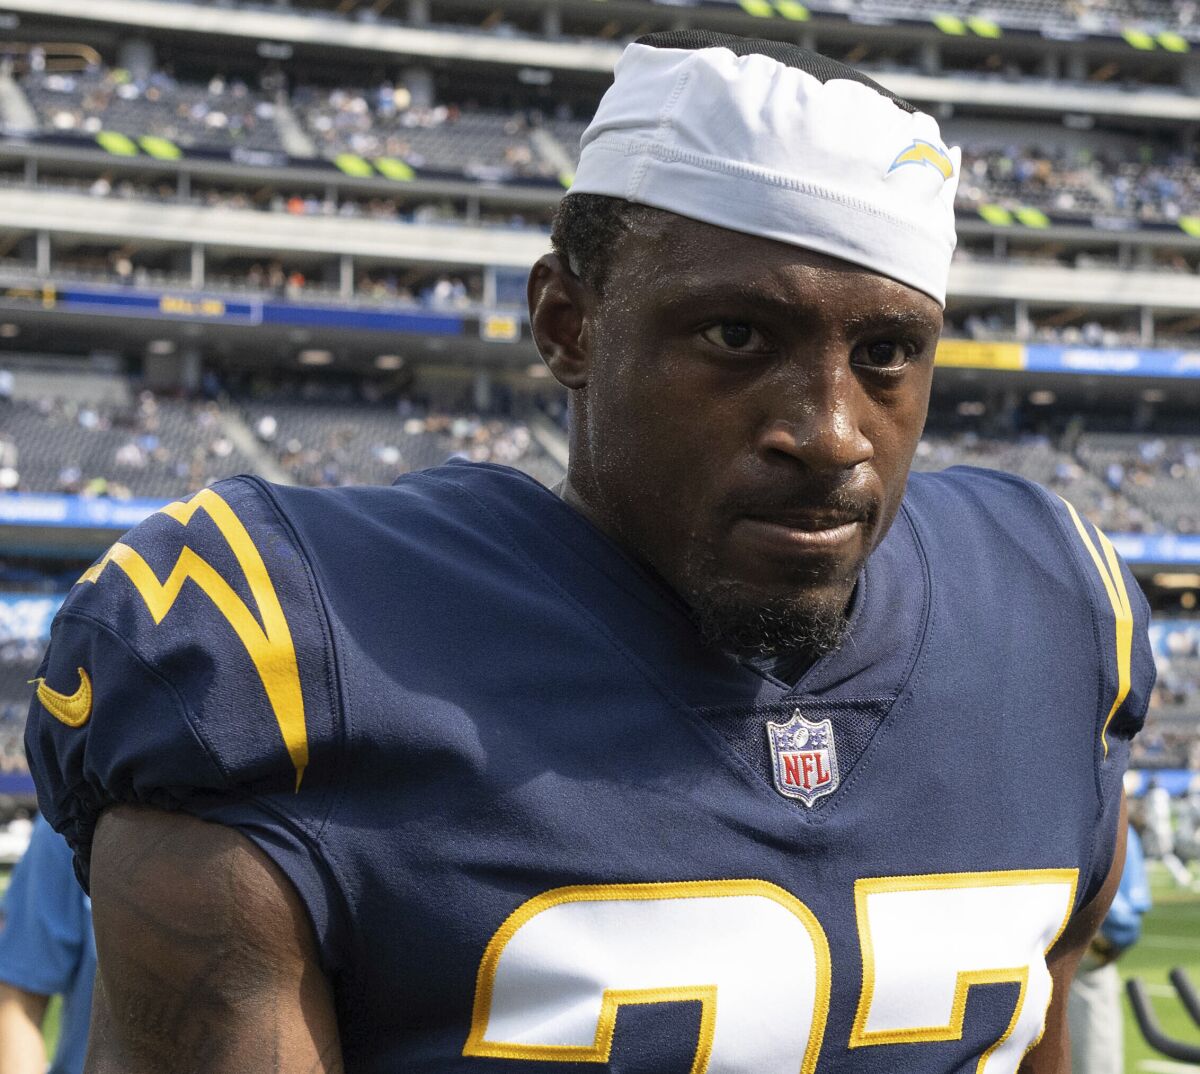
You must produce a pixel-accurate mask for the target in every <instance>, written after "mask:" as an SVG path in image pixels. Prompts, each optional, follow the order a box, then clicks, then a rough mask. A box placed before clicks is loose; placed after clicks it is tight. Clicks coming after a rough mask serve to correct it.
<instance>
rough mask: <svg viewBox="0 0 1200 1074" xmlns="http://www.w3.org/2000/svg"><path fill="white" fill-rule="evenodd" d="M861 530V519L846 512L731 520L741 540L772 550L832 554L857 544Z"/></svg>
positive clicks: (746, 517)
mask: <svg viewBox="0 0 1200 1074" xmlns="http://www.w3.org/2000/svg"><path fill="white" fill-rule="evenodd" d="M862 532H863V521H862V519H861V518H847V517H846V516H824V517H818V516H812V515H788V516H773V517H766V518H764V517H759V516H743V517H742V518H740V519H738V520H737V522H736V523H735V524H734V533H735V535H737V536H739V537H741V539H742V540H743V541H748V542H749V543H751V544H753V545H755V546H757V547H758V548H759V549H760V550H761V551H763V552H767V553H775V554H791V555H794V554H812V553H821V552H824V553H830V554H836V553H838V552H840V551H843V550H845V549H849V548H850V547H852V546H853V545H855V544H857V542H858V541H859V539H860V537H861V535H862Z"/></svg>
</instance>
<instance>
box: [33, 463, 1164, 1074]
mask: <svg viewBox="0 0 1200 1074" xmlns="http://www.w3.org/2000/svg"><path fill="white" fill-rule="evenodd" d="M851 614H852V623H851V627H850V631H849V634H848V637H847V640H846V642H845V643H844V644H843V645H842V646H841V648H840V649H838V650H837V651H836V652H833V653H831V654H829V655H828V656H826V657H824V658H822V659H821V660H819V661H818V662H817V663H816V664H815V665H814V666H812V667H811V668H809V669H808V670H807V672H805V673H804V675H803V677H802V678H801V679H800V681H799V682H798V683H797V684H795V685H789V684H787V683H785V682H781V681H779V680H777V679H775V678H773V677H772V676H771V674H770V672H769V670H767V669H764V668H763V667H761V666H752V665H750V664H747V663H744V662H740V661H738V660H735V659H733V658H731V657H729V656H727V655H725V654H723V653H721V652H717V651H714V650H713V649H711V648H709V647H706V646H705V645H704V644H703V642H702V641H701V639H700V636H699V635H698V633H697V631H696V630H695V628H694V626H693V624H692V622H691V620H690V619H689V617H688V614H687V610H686V608H685V607H684V606H683V604H682V603H681V601H680V599H679V598H678V597H677V596H676V595H675V594H674V593H673V592H672V591H670V590H669V589H668V588H667V587H666V586H665V585H663V584H662V582H661V581H659V580H658V579H657V578H656V577H655V576H653V575H652V574H651V573H650V572H648V571H646V570H645V569H644V568H643V567H642V566H640V565H639V564H638V563H636V562H635V561H634V560H633V559H631V558H630V557H628V556H627V555H626V554H625V553H624V552H623V551H622V550H621V549H620V548H618V547H617V546H616V545H614V544H613V543H612V542H610V541H609V540H608V539H607V538H606V537H605V536H603V535H602V534H601V533H599V532H598V531H597V530H596V529H595V528H594V527H593V526H592V525H591V524H590V523H589V522H587V521H586V520H585V519H584V518H583V517H582V516H581V515H579V514H578V513H577V512H576V511H575V510H574V509H573V508H571V507H570V506H568V505H567V504H566V503H564V502H563V501H561V500H559V499H558V498H557V497H555V496H554V495H553V494H552V493H550V492H549V491H547V490H546V489H544V488H542V487H541V486H539V485H537V484H536V483H535V482H533V481H531V480H530V479H528V478H526V477H524V476H523V475H520V474H518V473H517V472H515V471H512V470H508V469H505V468H502V467H495V466H486V465H467V464H451V465H448V466H445V467H442V468H440V469H436V470H430V471H426V472H423V473H417V474H412V475H409V476H407V477H404V478H402V479H401V480H400V481H399V482H398V483H397V484H396V485H395V486H394V487H392V488H357V489H337V490H311V489H299V488H280V487H273V486H269V485H266V484H264V483H262V482H260V481H257V480H255V479H250V478H239V479H234V480H231V481H226V482H222V483H221V484H219V485H216V486H214V487H213V488H212V489H209V490H206V491H204V492H201V493H199V494H197V495H196V496H193V497H192V498H191V499H190V500H188V501H186V502H184V503H178V504H173V505H171V506H170V507H168V508H166V509H164V510H163V511H162V512H160V513H158V514H156V515H154V516H153V517H151V518H150V519H148V520H147V521H146V522H145V523H143V524H142V525H141V526H139V527H137V529H135V530H134V531H133V532H131V533H130V534H129V535H127V536H126V537H125V538H124V539H123V540H122V541H121V542H119V543H118V544H117V545H115V546H114V547H113V548H112V549H111V550H110V551H109V552H108V553H107V554H106V555H105V557H104V558H103V559H102V560H101V561H100V562H99V563H97V564H96V565H95V566H94V567H92V568H91V569H89V570H88V572H87V573H86V574H85V575H84V577H83V578H82V579H81V581H80V583H79V584H78V585H77V586H76V587H75V588H74V590H73V591H72V593H71V596H70V599H69V600H68V601H67V602H66V604H65V605H64V606H63V608H62V611H61V612H60V613H59V615H58V617H57V620H56V622H55V625H54V629H53V640H52V642H51V645H50V649H49V652H48V655H47V658H46V661H45V664H44V666H43V668H42V669H41V671H40V672H39V675H40V676H41V681H40V683H39V686H38V690H37V699H36V700H35V702H34V705H33V709H32V715H31V719H30V725H29V731H28V736H27V739H28V741H27V745H28V752H29V759H30V764H31V766H32V768H33V769H34V772H35V775H36V778H37V782H38V787H39V795H40V802H41V805H42V807H43V809H44V810H45V812H46V814H47V816H48V817H49V819H50V820H51V822H52V823H53V824H54V825H55V827H57V828H58V829H59V830H61V831H62V832H64V833H65V834H66V836H67V838H68V839H69V840H70V841H71V843H72V845H73V846H74V848H75V852H76V855H77V868H78V870H79V872H80V875H81V877H82V878H83V879H84V881H85V882H86V878H87V869H88V856H89V850H90V841H91V836H92V831H93V828H94V825H95V823H96V819H97V817H98V815H99V813H100V812H101V811H102V810H103V809H104V808H105V807H106V806H107V805H109V804H110V803H114V802H142V803H150V804H153V805H160V806H163V807H167V808H180V809H184V810H187V811H188V812H190V813H193V814H196V815H198V816H200V817H204V818H207V819H212V820H217V821H220V822H223V823H226V824H229V825H233V826H235V827H236V828H237V829H239V830H240V831H241V832H242V833H244V834H245V835H246V836H247V837H249V838H250V839H251V840H253V841H254V843H256V844H257V845H258V846H259V847H261V848H262V849H263V851H265V852H266V853H267V854H268V855H269V856H270V857H271V858H272V859H273V860H274V861H275V862H276V863H277V864H278V865H279V867H280V868H281V869H282V870H283V871H284V872H285V873H286V874H287V875H288V877H290V879H291V881H292V882H293V884H294V885H295V887H296V889H297V891H298V892H299V893H300V895H301V897H302V899H303V901H304V903H305V905H306V906H307V908H308V912H309V914H310V916H311V918H312V923H313V927H314V930H315V934H316V937H317V940H318V944H319V947H320V951H321V957H322V960H323V964H324V969H325V971H326V973H327V974H328V975H329V977H330V979H331V981H332V982H333V986H334V993H335V997H336V1002H337V1006H338V1016H339V1020H340V1026H341V1039H342V1043H343V1048H344V1052H345V1058H346V1066H347V1069H348V1070H350V1071H355V1072H362V1074H395V1072H396V1071H399V1070H404V1071H409V1072H415V1071H430V1072H444V1071H455V1072H462V1074H473V1072H477V1074H503V1072H512V1074H516V1072H528V1074H534V1072H537V1071H541V1070H547V1069H556V1070H559V1071H562V1072H563V1074H570V1072H571V1071H578V1072H580V1074H584V1072H589V1071H594V1070H595V1069H596V1064H597V1063H601V1064H605V1063H606V1064H607V1066H606V1068H605V1069H609V1070H612V1071H619V1072H621V1074H638V1072H640V1074H651V1072H653V1074H688V1072H691V1074H700V1072H703V1071H709V1072H711V1074H776V1072H779V1074H783V1072H787V1074H796V1072H797V1071H799V1072H801V1074H811V1072H813V1071H821V1072H829V1074H833V1072H838V1071H854V1072H857V1074H896V1072H898V1071H899V1072H903V1071H914V1072H916V1071H920V1072H921V1074H933V1072H951V1071H979V1072H981V1074H1004V1072H1009V1074H1011V1072H1012V1071H1015V1070H1016V1069H1017V1066H1018V1065H1019V1062H1020V1059H1021V1057H1022V1056H1023V1054H1024V1053H1025V1051H1026V1050H1027V1049H1028V1048H1030V1047H1031V1046H1032V1045H1033V1043H1034V1042H1035V1041H1036V1040H1037V1039H1038V1037H1039V1035H1040V1033H1041V1031H1042V1026H1043V1021H1044V1016H1045V1011H1046V1008H1047V1005H1048V1003H1049V1000H1050V978H1049V975H1048V972H1047V969H1046V960H1045V956H1046V952H1047V951H1048V950H1049V949H1050V948H1051V947H1052V946H1053V944H1054V943H1055V941H1056V939H1057V938H1058V936H1059V935H1060V934H1061V932H1062V930H1063V928H1064V927H1065V925H1066V923H1067V921H1068V920H1069V918H1070V917H1071V915H1072V914H1073V913H1074V912H1075V911H1076V910H1077V909H1078V908H1079V907H1080V906H1081V905H1083V904H1084V903H1085V902H1087V901H1088V900H1089V899H1091V898H1092V897H1093V896H1094V895H1095V893H1096V892H1097V890H1098V889H1099V887H1100V885H1101V884H1102V882H1103V880H1104V877H1105V876H1106V874H1107V872H1108V870H1109V866H1110V864H1111V861H1112V856H1113V847H1114V843H1115V832H1116V823H1117V814H1118V809H1119V800H1120V787H1121V775H1122V772H1123V770H1124V767H1125V763H1126V760H1127V757H1128V749H1129V742H1130V739H1131V738H1132V736H1133V735H1134V734H1135V733H1136V731H1137V730H1138V727H1139V726H1140V723H1141V721H1142V717H1143V714H1144V710H1145V706H1146V703H1147V698H1148V695H1149V692H1150V689H1151V685H1152V682H1153V674H1154V672H1153V663H1152V658H1151V654H1150V650H1149V646H1148V643H1147V640H1146V620H1147V611H1146V606H1145V602H1144V600H1143V598H1142V596H1141V594H1140V591H1139V590H1138V588H1137V585H1136V583H1135V582H1134V581H1133V579H1132V577H1131V576H1130V575H1129V573H1128V571H1127V570H1126V569H1125V568H1124V567H1123V566H1122V565H1121V563H1120V562H1119V561H1118V559H1117V557H1116V554H1115V552H1114V551H1113V549H1112V546H1111V545H1110V544H1109V543H1108V542H1107V540H1106V539H1105V538H1104V537H1103V535H1101V534H1100V533H1099V532H1097V531H1096V530H1095V529H1093V528H1092V527H1091V526H1090V525H1088V524H1087V523H1086V522H1084V521H1083V520H1081V519H1080V518H1079V516H1078V515H1077V514H1076V513H1075V512H1074V510H1073V509H1072V508H1070V507H1069V506H1068V505H1066V504H1065V503H1064V502H1063V501H1061V500H1059V499H1057V498H1056V497H1054V496H1051V495H1050V494H1049V493H1047V492H1045V491H1044V490H1042V489H1040V488H1038V487H1036V486H1034V485H1031V484H1029V483H1028V482H1024V481H1022V480H1020V479H1017V478H1014V477H1009V476H1006V475H1001V474H997V473H992V472H988V471H982V470H965V469H958V470H951V471H948V472H946V473H943V474H932V475H930V474H914V475H913V476H912V478H911V479H910V482H909V488H908V492H907V494H906V497H905V500H904V505H903V508H902V510H901V512H900V514H899V515H898V517H897V519H896V521H895V523H894V525H893V526H892V528H891V531H890V532H889V534H888V536H887V538H886V539H885V540H884V541H883V543H882V544H881V545H880V546H879V548H878V549H877V550H876V551H875V552H874V553H873V554H872V556H871V557H870V560H869V562H868V564H867V567H866V569H865V571H864V572H863V574H862V576H861V578H860V580H859V584H858V586H857V587H856V590H855V596H854V602H853V606H852V613H851ZM551 1062H553V1063H558V1064H560V1066H559V1067H557V1068H548V1067H546V1066H545V1064H546V1063H551ZM563 1064H565V1066H563Z"/></svg>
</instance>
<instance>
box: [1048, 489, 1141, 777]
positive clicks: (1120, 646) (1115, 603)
mask: <svg viewBox="0 0 1200 1074" xmlns="http://www.w3.org/2000/svg"><path fill="white" fill-rule="evenodd" d="M1063 503H1065V504H1067V510H1068V511H1069V512H1070V514H1071V521H1072V522H1074V523H1075V529H1076V530H1078V531H1079V536H1080V538H1081V539H1082V540H1083V544H1084V547H1086V548H1087V550H1088V554H1089V555H1090V556H1091V558H1092V562H1093V563H1094V564H1095V566H1096V571H1097V572H1098V573H1099V575H1100V581H1101V582H1102V583H1103V585H1104V592H1105V593H1107V594H1108V601H1109V603H1110V604H1111V605H1112V610H1113V617H1114V619H1115V620H1116V640H1117V695H1116V697H1114V698H1113V703H1112V708H1110V709H1109V710H1108V716H1107V718H1106V719H1105V721H1104V728H1103V730H1102V731H1101V732H1100V740H1101V742H1102V743H1103V744H1104V756H1105V757H1107V756H1108V725H1109V724H1110V723H1112V718H1113V717H1114V716H1115V715H1116V714H1117V710H1118V709H1120V707H1121V705H1122V704H1123V703H1124V701H1125V698H1126V697H1128V696H1129V687H1130V682H1131V676H1130V665H1131V663H1132V660H1133V608H1132V606H1131V605H1130V603H1129V591H1128V590H1127V589H1126V588H1125V576H1124V575H1123V574H1122V573H1121V564H1120V562H1119V561H1118V560H1117V550H1116V549H1115V548H1113V546H1112V542H1111V541H1110V540H1109V539H1108V538H1107V537H1106V536H1105V535H1104V534H1103V533H1102V532H1101V531H1100V530H1099V529H1097V530H1096V536H1097V538H1099V541H1100V548H1097V547H1096V543H1095V542H1094V541H1093V540H1092V538H1091V536H1090V535H1089V534H1088V531H1087V527H1086V526H1085V525H1084V524H1083V519H1081V518H1080V517H1079V512H1078V511H1076V510H1075V508H1074V507H1072V506H1071V505H1070V504H1069V503H1067V501H1066V500H1063ZM1101 549H1103V553H1104V554H1103V556H1102V555H1101Z"/></svg>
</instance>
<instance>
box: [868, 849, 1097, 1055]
mask: <svg viewBox="0 0 1200 1074" xmlns="http://www.w3.org/2000/svg"><path fill="white" fill-rule="evenodd" d="M1077 875H1078V874H1077V872H1076V870H1074V869H1041V870H1027V871H1016V872H996V873H946V874H935V875H930V876H902V877H881V878H879V879H870V880H859V881H858V883H857V884H856V885H855V889H854V897H855V907H856V909H857V913H858V932H859V938H860V941H861V944H862V959H863V987H862V994H861V997H860V999H859V1004H858V1014H857V1016H856V1018H855V1019H854V1029H853V1032H852V1033H851V1036H850V1047H851V1048H861V1047H864V1046H867V1045H873V1044H901V1043H915V1042H920V1041H944V1040H961V1039H962V1034H963V1017H964V1015H965V1013H966V1005H967V992H968V990H969V989H970V988H971V986H972V985H981V984H998V983H1005V982H1007V983H1013V984H1017V985H1019V986H1020V991H1019V994H1018V997H1017V1002H1016V1009H1015V1010H1014V1011H1013V1015H1012V1019H1011V1020H1010V1021H1009V1024H1008V1027H1007V1028H1006V1029H1005V1030H1004V1032H1003V1034H1002V1035H1001V1036H1000V1038H999V1039H998V1040H997V1041H996V1043H995V1044H993V1045H992V1046H991V1047H990V1048H989V1049H988V1050H987V1051H986V1052H984V1054H983V1055H982V1056H981V1057H980V1059H979V1064H978V1066H977V1068H976V1070H977V1072H978V1074H1013V1072H1014V1071H1016V1069H1017V1068H1018V1067H1019V1066H1020V1064H1021V1059H1022V1058H1023V1057H1024V1055H1025V1053H1026V1052H1027V1051H1028V1050H1029V1049H1030V1048H1032V1047H1033V1045H1034V1044H1036V1043H1037V1041H1038V1039H1039V1038H1040V1037H1041V1034H1042V1030H1043V1028H1044V1026H1045V1018H1046V1008H1047V1007H1048V1005H1049V1003H1050V995H1051V988H1052V982H1051V979H1050V973H1049V971H1048V970H1047V968H1046V952H1047V951H1048V950H1049V949H1050V948H1051V947H1052V946H1053V945H1054V942H1055V941H1056V940H1057V939H1058V937H1059V936H1060V935H1061V933H1062V930H1063V929H1064V928H1065V927H1066V924H1067V920H1068V918H1069V917H1070V914H1071V909H1072V907H1073V905H1074V902H1075V882H1076V877H1077Z"/></svg>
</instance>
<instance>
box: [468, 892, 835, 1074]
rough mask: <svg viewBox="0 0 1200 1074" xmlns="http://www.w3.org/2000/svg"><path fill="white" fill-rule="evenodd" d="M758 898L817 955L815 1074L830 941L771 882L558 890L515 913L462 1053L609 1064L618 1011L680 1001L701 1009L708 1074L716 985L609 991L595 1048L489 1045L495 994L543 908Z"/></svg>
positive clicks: (700, 1058)
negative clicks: (501, 971)
mask: <svg viewBox="0 0 1200 1074" xmlns="http://www.w3.org/2000/svg"><path fill="white" fill-rule="evenodd" d="M745 895H756V896H759V897H760V898H766V899H770V900H771V901H772V902H775V903H778V904H779V905H780V906H782V907H783V908H784V909H785V910H788V911H790V912H791V913H792V914H794V915H795V916H796V917H798V918H799V919H800V922H801V923H802V924H803V925H804V928H805V930H806V931H807V932H808V935H809V937H810V938H811V940H812V944H813V953H814V955H815V956H816V978H817V979H816V989H815V992H814V996H813V1019H812V1028H811V1030H810V1031H809V1035H808V1045H807V1047H806V1048H805V1050H804V1061H803V1063H802V1064H801V1066H800V1074H813V1071H815V1070H816V1066H817V1058H818V1056H819V1055H820V1053H821V1044H822V1042H823V1040H824V1037H825V1022H826V1020H827V1019H828V1017H829V994H830V988H831V974H832V970H831V966H830V958H829V941H828V940H827V939H826V938H825V930H824V929H823V928H821V924H820V922H819V921H818V920H817V919H816V916H815V915H814V914H813V912H812V911H811V910H810V909H809V908H808V907H807V906H805V905H804V903H802V902H801V901H800V900H799V899H797V898H796V897H795V896H794V895H792V894H790V893H788V892H787V891H784V889H783V888H781V887H778V886H776V885H775V884H771V883H769V882H768V881H766V880H687V881H679V882H676V883H650V884H591V885H579V886H576V887H564V888H554V889H553V890H551V891H547V892H544V893H543V894H541V895H536V896H534V897H533V898H532V899H530V900H528V901H527V902H525V903H522V904H521V905H520V906H518V907H517V909H516V910H514V911H513V912H512V913H511V914H510V915H509V916H508V918H507V919H506V920H505V922H504V923H503V924H502V925H501V926H500V928H499V929H497V930H496V934H495V935H494V936H493V937H492V938H491V940H490V941H489V942H488V945H487V948H486V950H485V951H484V954H483V961H482V962H480V964H479V974H478V977H477V979H476V984H475V1005H474V1009H473V1010H472V1012H471V1031H470V1033H469V1034H468V1036H467V1043H466V1045H465V1046H464V1047H463V1055H464V1056H481V1057H488V1058H493V1059H535V1060H544V1061H548V1062H557V1063H607V1062H608V1059H609V1055H610V1054H611V1052H612V1043H613V1033H614V1032H615V1030H616V1022H617V1009H618V1008H619V1007H620V1006H621V1005H622V1004H624V1003H672V1002H675V1003H678V1002H681V1001H684V1000H692V1001H698V1002H699V1003H700V1005H701V1014H700V1034H699V1040H698V1042H697V1044H696V1055H695V1058H694V1059H693V1060H692V1066H691V1071H690V1072H689V1074H704V1072H705V1071H706V1070H707V1069H708V1061H709V1057H710V1056H711V1054H712V1045H713V1034H714V1033H715V1031H716V1018H717V986H716V985H694V986H687V987H673V988H639V989H606V990H605V992H604V995H603V998H602V1000H601V1007H600V1017H599V1019H598V1021H597V1023H596V1037H595V1040H594V1042H593V1043H592V1044H591V1045H575V1044H514V1043H510V1042H505V1041H489V1040H485V1039H484V1034H485V1033H486V1032H487V1023H488V1015H489V1013H490V1011H491V1008H492V989H493V986H494V983H495V978H496V969H497V968H498V966H499V965H500V956H501V955H502V954H503V952H504V948H505V947H506V946H508V942H509V941H510V940H511V939H512V938H513V937H514V936H515V935H516V934H517V931H518V930H519V929H520V928H522V927H523V926H524V925H525V924H526V923H527V922H529V921H530V920H532V919H533V918H534V917H536V916H537V915H538V914H540V913H542V911H544V910H549V909H550V908H551V907H554V906H561V905H562V904H564V903H572V902H601V901H604V902H610V901H621V900H633V899H639V900H640V899H711V898H729V897H736V896H745Z"/></svg>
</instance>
